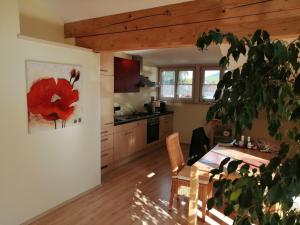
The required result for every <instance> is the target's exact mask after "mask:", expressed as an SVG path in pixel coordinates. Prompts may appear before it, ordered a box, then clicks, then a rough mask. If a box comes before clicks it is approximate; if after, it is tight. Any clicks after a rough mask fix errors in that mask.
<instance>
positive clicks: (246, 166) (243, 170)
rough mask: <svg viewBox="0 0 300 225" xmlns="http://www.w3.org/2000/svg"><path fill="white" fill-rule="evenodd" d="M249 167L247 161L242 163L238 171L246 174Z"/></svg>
mask: <svg viewBox="0 0 300 225" xmlns="http://www.w3.org/2000/svg"><path fill="white" fill-rule="evenodd" d="M249 168H250V166H249V164H247V163H246V164H244V165H243V166H242V167H241V169H240V173H241V174H247V173H248V172H249Z"/></svg>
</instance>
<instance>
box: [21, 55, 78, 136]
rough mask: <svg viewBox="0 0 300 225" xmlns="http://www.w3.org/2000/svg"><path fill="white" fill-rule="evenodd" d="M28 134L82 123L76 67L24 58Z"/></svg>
mask: <svg viewBox="0 0 300 225" xmlns="http://www.w3.org/2000/svg"><path fill="white" fill-rule="evenodd" d="M26 74H27V109H28V129H29V133H34V132H37V131H41V130H55V129H61V128H65V127H68V126H74V125H78V124H81V123H82V106H81V102H80V93H81V88H80V87H81V85H80V84H81V77H80V66H79V65H70V64H59V63H48V62H39V61H31V60H28V61H26Z"/></svg>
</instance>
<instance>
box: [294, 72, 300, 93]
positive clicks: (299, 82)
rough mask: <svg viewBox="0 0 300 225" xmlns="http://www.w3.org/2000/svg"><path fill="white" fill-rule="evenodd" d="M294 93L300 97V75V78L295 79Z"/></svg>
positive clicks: (299, 76)
mask: <svg viewBox="0 0 300 225" xmlns="http://www.w3.org/2000/svg"><path fill="white" fill-rule="evenodd" d="M294 92H295V94H297V95H300V73H299V74H298V76H297V77H296V79H295V83H294Z"/></svg>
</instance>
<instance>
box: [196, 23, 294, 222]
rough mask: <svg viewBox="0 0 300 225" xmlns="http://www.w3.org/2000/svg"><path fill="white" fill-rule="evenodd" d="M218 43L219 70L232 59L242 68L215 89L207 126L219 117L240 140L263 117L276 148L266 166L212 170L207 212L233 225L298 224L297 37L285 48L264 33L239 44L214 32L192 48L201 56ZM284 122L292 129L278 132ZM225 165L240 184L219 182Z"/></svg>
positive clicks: (231, 164) (236, 163)
mask: <svg viewBox="0 0 300 225" xmlns="http://www.w3.org/2000/svg"><path fill="white" fill-rule="evenodd" d="M223 41H227V43H228V44H229V49H228V52H227V55H225V56H224V57H222V58H221V60H220V62H219V64H220V66H221V67H223V68H226V67H227V66H228V65H229V62H230V60H231V59H233V60H235V61H238V60H239V58H240V56H241V55H244V56H245V57H246V62H245V63H243V64H242V66H240V67H238V68H236V69H234V70H233V71H227V72H226V73H225V74H224V76H223V79H222V80H221V81H220V82H219V83H218V86H217V90H216V92H215V95H214V97H215V100H216V101H215V103H214V104H213V105H212V106H211V107H210V108H209V110H208V113H207V121H210V120H212V119H213V118H214V115H215V114H216V113H220V112H221V114H222V118H221V119H222V122H223V123H230V124H234V127H235V131H236V134H237V135H240V134H242V132H243V131H244V130H245V129H251V128H252V123H253V120H254V119H255V118H257V117H258V115H259V113H261V112H264V114H265V115H266V119H267V122H268V132H269V134H270V135H271V136H273V137H274V138H275V139H276V140H277V141H280V142H281V144H280V151H279V154H278V155H277V156H275V157H274V158H272V159H271V160H270V162H269V164H268V165H262V166H260V167H259V168H257V169H250V166H249V165H248V164H246V163H243V162H242V161H238V160H233V161H230V159H229V158H227V159H225V160H224V161H223V162H222V163H221V165H220V167H219V168H217V169H213V170H212V171H211V174H212V175H211V179H213V177H214V176H215V175H220V176H219V177H220V178H218V179H216V181H214V194H213V197H212V198H210V199H209V200H208V202H207V207H208V209H211V208H212V207H214V206H216V207H221V206H223V205H225V209H224V213H225V215H230V214H233V215H234V224H238V225H242V224H243V225H246V224H247V225H248V224H252V223H255V224H264V225H266V224H270V225H273V224H274V225H275V224H286V225H292V224H300V212H299V211H298V210H299V209H298V210H297V209H295V208H294V207H293V204H294V200H295V198H296V197H297V196H299V194H300V152H299V148H300V147H299V146H300V131H299V125H300V62H299V52H300V37H299V38H298V39H296V40H294V41H292V42H290V43H286V42H284V41H282V40H271V39H270V36H269V34H268V32H267V31H264V30H257V31H256V32H255V33H254V34H253V36H252V37H251V38H246V37H242V38H239V37H237V36H236V35H234V34H232V33H222V32H221V31H220V30H218V29H216V30H211V31H209V32H208V33H203V34H202V35H201V36H200V37H199V38H198V40H197V47H198V48H199V49H201V50H204V49H206V48H207V47H208V46H210V45H211V44H213V43H214V44H217V45H220V44H222V43H223ZM284 122H291V123H292V124H293V127H292V128H291V129H286V130H285V131H282V129H280V128H282V124H283V123H284ZM229 161H230V162H229ZM228 162H229V163H228ZM227 163H228V165H227V168H226V174H231V173H237V174H238V175H239V176H238V177H239V178H237V179H234V180H232V179H228V178H227V177H226V176H223V174H224V165H225V164H227ZM239 165H240V166H239ZM224 203H226V204H224ZM274 206H276V207H274Z"/></svg>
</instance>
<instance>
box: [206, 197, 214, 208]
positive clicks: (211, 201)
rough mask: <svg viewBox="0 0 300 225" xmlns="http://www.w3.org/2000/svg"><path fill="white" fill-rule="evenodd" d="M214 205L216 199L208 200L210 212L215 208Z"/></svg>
mask: <svg viewBox="0 0 300 225" xmlns="http://www.w3.org/2000/svg"><path fill="white" fill-rule="evenodd" d="M214 204H215V199H214V198H210V199H208V200H207V209H208V210H211V209H212V207H213V206H214Z"/></svg>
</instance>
